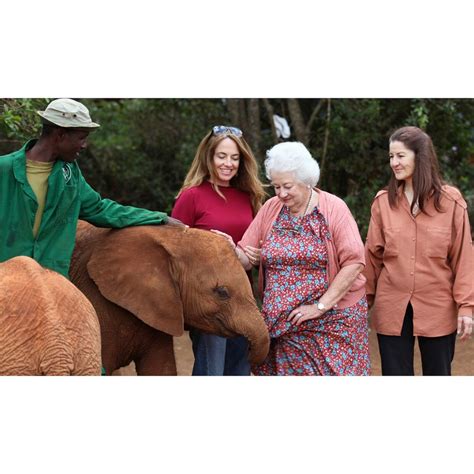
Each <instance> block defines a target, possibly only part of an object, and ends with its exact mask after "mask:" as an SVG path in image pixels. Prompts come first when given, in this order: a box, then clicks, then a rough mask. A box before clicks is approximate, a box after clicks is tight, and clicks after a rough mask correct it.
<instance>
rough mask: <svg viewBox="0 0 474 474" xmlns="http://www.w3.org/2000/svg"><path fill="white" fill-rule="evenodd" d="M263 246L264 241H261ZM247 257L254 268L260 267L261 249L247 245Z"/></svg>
mask: <svg viewBox="0 0 474 474" xmlns="http://www.w3.org/2000/svg"><path fill="white" fill-rule="evenodd" d="M261 245H262V241H260V246H261ZM244 252H245V255H246V256H247V258H248V259H249V262H250V263H251V264H252V265H253V266H254V267H256V266H258V265H259V264H260V256H261V253H262V249H261V248H257V247H250V245H247V247H245V248H244Z"/></svg>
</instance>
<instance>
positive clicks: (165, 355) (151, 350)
mask: <svg viewBox="0 0 474 474" xmlns="http://www.w3.org/2000/svg"><path fill="white" fill-rule="evenodd" d="M135 366H136V370H137V375H177V370H176V361H175V358H174V351H173V337H172V336H170V335H168V334H163V333H157V334H156V335H155V337H154V338H153V339H152V341H151V343H150V344H149V345H148V348H147V350H145V351H143V352H142V354H141V356H140V357H139V358H136V359H135Z"/></svg>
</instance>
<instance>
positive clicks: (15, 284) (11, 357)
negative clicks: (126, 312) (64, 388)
mask: <svg viewBox="0 0 474 474" xmlns="http://www.w3.org/2000/svg"><path fill="white" fill-rule="evenodd" d="M100 373H101V345H100V327H99V322H98V320H97V315H96V313H95V310H94V308H93V306H92V305H91V303H90V302H89V300H88V299H87V298H86V297H85V296H84V295H83V294H82V293H81V292H80V291H79V290H78V289H77V288H76V287H75V286H74V285H73V284H72V283H71V282H70V281H68V280H67V279H66V278H64V277H63V276H61V275H59V274H58V273H56V272H53V271H51V270H46V269H44V268H43V267H41V266H40V265H39V264H38V263H37V262H36V261H35V260H33V259H31V258H29V257H15V258H12V259H10V260H7V261H6V262H3V263H0V375H100Z"/></svg>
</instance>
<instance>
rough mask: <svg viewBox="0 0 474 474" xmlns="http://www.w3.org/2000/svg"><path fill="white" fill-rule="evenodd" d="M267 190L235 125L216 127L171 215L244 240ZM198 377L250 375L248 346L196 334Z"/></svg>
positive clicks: (201, 147) (243, 341) (198, 153)
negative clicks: (244, 235) (245, 233)
mask: <svg viewBox="0 0 474 474" xmlns="http://www.w3.org/2000/svg"><path fill="white" fill-rule="evenodd" d="M264 195H265V193H264V190H263V187H262V184H261V183H260V181H259V179H258V166H257V162H256V160H255V157H254V155H253V153H252V151H251V149H250V147H249V145H248V144H247V142H246V141H245V139H244V138H243V136H242V131H241V130H239V129H238V128H235V127H227V126H221V125H218V126H215V127H213V129H212V130H211V131H210V132H209V133H208V134H207V135H206V136H205V137H204V138H203V139H202V141H201V143H200V144H199V146H198V149H197V151H196V155H195V157H194V160H193V162H192V164H191V168H190V170H189V172H188V174H187V176H186V178H185V180H184V184H183V187H182V188H181V190H180V191H179V193H178V197H177V199H176V202H175V205H174V208H173V211H172V213H171V215H172V216H173V217H175V218H177V219H179V220H181V221H182V222H184V223H185V224H187V225H189V226H190V227H195V228H198V229H205V230H211V229H213V230H214V229H215V230H218V231H221V232H224V233H226V234H228V235H230V236H231V237H232V239H233V241H234V242H238V241H239V240H240V239H241V238H242V236H243V234H244V232H245V230H246V229H247V227H248V226H249V224H250V223H251V222H252V219H253V217H254V216H255V214H256V213H257V211H258V210H259V209H260V207H261V205H262V201H263V198H264ZM190 336H191V340H192V343H193V352H194V359H195V361H194V367H193V375H249V374H250V365H249V362H248V359H247V357H248V343H247V340H246V339H245V338H244V337H236V338H232V339H228V338H224V337H220V336H215V335H211V334H204V333H202V332H200V331H197V330H195V329H192V330H191V331H190Z"/></svg>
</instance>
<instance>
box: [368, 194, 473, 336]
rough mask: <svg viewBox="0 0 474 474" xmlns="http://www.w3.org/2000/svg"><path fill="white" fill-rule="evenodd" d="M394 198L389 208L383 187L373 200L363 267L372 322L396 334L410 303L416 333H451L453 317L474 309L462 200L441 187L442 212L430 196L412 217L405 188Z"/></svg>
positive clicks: (468, 236) (381, 330)
mask: <svg viewBox="0 0 474 474" xmlns="http://www.w3.org/2000/svg"><path fill="white" fill-rule="evenodd" d="M398 199H399V201H398V206H397V207H396V208H394V209H391V208H390V205H389V203H388V192H387V191H385V190H384V191H380V192H379V193H378V194H377V196H376V197H375V199H374V202H373V204H372V210H371V220H370V224H369V231H368V234H367V241H366V245H365V249H366V267H365V270H364V274H365V277H366V278H367V283H366V290H367V298H368V301H369V305H371V304H373V307H372V312H371V322H372V325H373V327H374V329H375V330H376V331H377V333H379V334H385V335H400V334H401V330H402V325H403V319H404V316H405V311H406V307H407V305H408V303H409V302H411V304H412V306H413V331H414V335H415V336H427V337H437V336H444V335H447V334H451V333H453V332H454V331H456V328H457V316H458V315H459V316H472V315H473V307H474V293H473V284H472V281H473V265H472V240H471V232H470V226H469V219H468V215H467V205H466V202H465V201H464V199H463V198H462V196H461V193H460V192H459V191H458V190H457V189H456V188H453V187H451V186H443V194H442V197H441V207H442V211H443V212H438V211H436V209H435V207H434V203H433V200H432V199H431V200H429V201H428V203H427V205H426V208H425V212H419V213H418V214H416V216H413V215H412V214H411V211H410V205H409V203H408V200H407V199H406V197H405V195H404V194H403V192H400V193H399V198H398Z"/></svg>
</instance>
